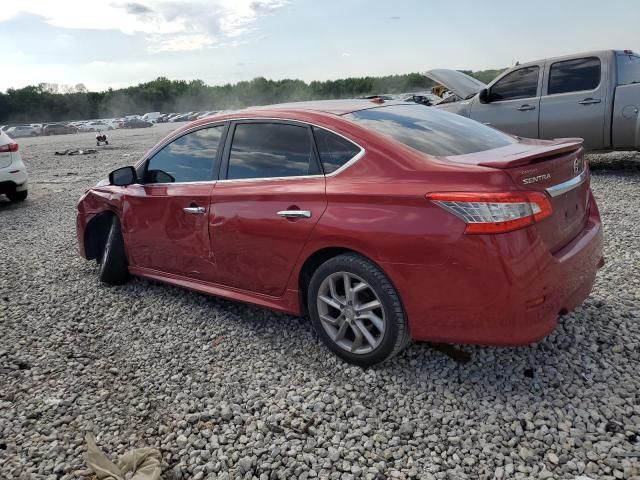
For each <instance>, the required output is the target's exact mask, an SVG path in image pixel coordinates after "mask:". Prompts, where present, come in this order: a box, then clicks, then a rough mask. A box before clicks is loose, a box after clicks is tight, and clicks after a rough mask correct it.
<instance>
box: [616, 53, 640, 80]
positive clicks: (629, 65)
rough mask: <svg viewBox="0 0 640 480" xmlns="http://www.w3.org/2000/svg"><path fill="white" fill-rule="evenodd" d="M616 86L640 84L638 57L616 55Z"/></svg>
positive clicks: (639, 58)
mask: <svg viewBox="0 0 640 480" xmlns="http://www.w3.org/2000/svg"><path fill="white" fill-rule="evenodd" d="M617 59H618V85H629V84H631V83H640V56H638V55H618V56H617Z"/></svg>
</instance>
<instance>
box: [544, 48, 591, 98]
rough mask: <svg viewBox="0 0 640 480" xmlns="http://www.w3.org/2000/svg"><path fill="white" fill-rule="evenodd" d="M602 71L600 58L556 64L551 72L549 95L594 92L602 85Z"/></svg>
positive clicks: (576, 59)
mask: <svg viewBox="0 0 640 480" xmlns="http://www.w3.org/2000/svg"><path fill="white" fill-rule="evenodd" d="M600 70H601V66H600V59H599V58H598V57H588V58H575V59H573V60H565V61H564V62H556V63H554V64H552V65H551V69H550V70H549V89H548V90H549V95H553V94H554V93H568V92H580V91H583V90H593V89H594V88H596V87H597V86H598V85H600Z"/></svg>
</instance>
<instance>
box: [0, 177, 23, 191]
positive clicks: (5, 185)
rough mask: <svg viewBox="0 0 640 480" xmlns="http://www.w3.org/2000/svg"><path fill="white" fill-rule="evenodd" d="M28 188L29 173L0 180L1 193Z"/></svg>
mask: <svg viewBox="0 0 640 480" xmlns="http://www.w3.org/2000/svg"><path fill="white" fill-rule="evenodd" d="M28 188H29V184H28V182H27V175H26V174H24V176H23V178H20V179H15V180H7V181H4V182H0V195H5V194H7V193H15V192H24V191H25V190H28Z"/></svg>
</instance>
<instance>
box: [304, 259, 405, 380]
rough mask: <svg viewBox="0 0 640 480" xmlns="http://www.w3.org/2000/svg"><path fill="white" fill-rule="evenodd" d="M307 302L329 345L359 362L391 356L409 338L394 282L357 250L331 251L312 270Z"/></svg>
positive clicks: (354, 362) (378, 360) (358, 363)
mask: <svg viewBox="0 0 640 480" xmlns="http://www.w3.org/2000/svg"><path fill="white" fill-rule="evenodd" d="M347 285H348V289H349V292H347ZM307 308H308V312H309V316H310V317H311V321H312V323H313V326H314V328H315V329H316V332H317V333H318V336H319V337H320V338H321V339H322V341H323V342H324V343H325V344H326V345H327V347H329V349H331V350H332V351H333V352H334V353H335V354H336V355H337V356H339V357H340V358H342V359H343V360H345V361H347V362H349V363H353V364H355V365H359V366H361V367H369V366H371V365H375V364H376V363H380V362H383V361H385V360H387V359H389V358H391V357H393V356H394V355H396V354H397V353H399V352H400V351H402V350H403V349H404V348H405V347H406V346H407V345H408V344H409V342H410V335H409V327H408V325H407V320H406V317H405V314H404V310H403V308H402V303H401V302H400V297H399V295H398V293H397V292H396V289H395V287H394V286H393V285H392V284H391V282H390V280H389V279H388V278H387V276H386V275H385V274H384V272H383V271H382V270H380V268H378V267H377V266H376V265H374V264H373V263H372V262H370V261H369V260H367V259H366V258H364V257H362V256H360V255H357V254H353V253H348V254H343V255H338V256H337V257H333V258H331V259H329V260H327V261H326V262H325V263H323V264H322V265H321V266H320V267H319V268H318V269H317V270H316V271H315V272H314V274H313V276H312V277H311V282H310V283H309V288H308V289H307Z"/></svg>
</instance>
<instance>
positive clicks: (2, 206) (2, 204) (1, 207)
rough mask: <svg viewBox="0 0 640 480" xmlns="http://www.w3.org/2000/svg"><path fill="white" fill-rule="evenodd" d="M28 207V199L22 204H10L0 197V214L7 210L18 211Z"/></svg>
mask: <svg viewBox="0 0 640 480" xmlns="http://www.w3.org/2000/svg"><path fill="white" fill-rule="evenodd" d="M28 206H29V199H28V198H27V199H26V200H25V201H23V202H11V201H9V200H8V199H7V198H5V197H3V196H2V195H0V213H1V212H3V211H9V210H19V209H21V208H25V207H28Z"/></svg>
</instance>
